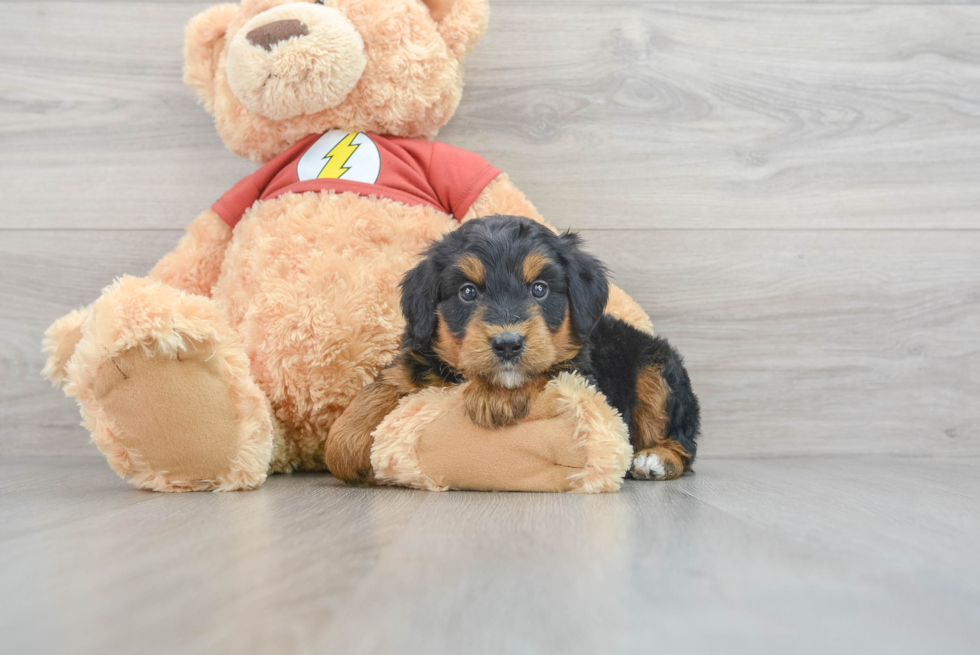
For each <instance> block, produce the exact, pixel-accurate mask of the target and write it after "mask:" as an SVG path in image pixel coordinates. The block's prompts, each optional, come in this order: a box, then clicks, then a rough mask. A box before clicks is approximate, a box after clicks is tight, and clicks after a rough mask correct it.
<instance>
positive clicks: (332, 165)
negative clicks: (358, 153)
mask: <svg viewBox="0 0 980 655" xmlns="http://www.w3.org/2000/svg"><path fill="white" fill-rule="evenodd" d="M358 134H360V132H354V133H352V134H348V135H347V136H345V137H344V138H343V139H341V140H340V143H338V144H337V145H335V146H334V147H333V150H331V151H330V152H328V153H327V156H326V157H324V159H326V160H327V163H326V165H325V166H324V167H323V170H321V171H320V174H319V175H317V179H320V180H325V179H330V180H336V179H338V178H339V177H340V176H341V175H343V174H344V173H346V172H347V171H348V169H346V168H344V164H346V163H347V160H348V159H350V157H351V155H353V154H354V151H355V150H357V149H358V148H359V147H360V145H356V146H354V145H351V141H353V140H354V137H356V136H357V135H358Z"/></svg>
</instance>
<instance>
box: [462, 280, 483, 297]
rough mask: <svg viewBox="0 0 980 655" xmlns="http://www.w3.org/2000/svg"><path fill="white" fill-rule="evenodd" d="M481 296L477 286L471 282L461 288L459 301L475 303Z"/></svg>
mask: <svg viewBox="0 0 980 655" xmlns="http://www.w3.org/2000/svg"><path fill="white" fill-rule="evenodd" d="M479 295H480V292H479V291H477V289H476V285H474V284H470V283H469V282H467V283H466V284H464V285H463V286H461V287H460V288H459V299H460V300H462V301H463V302H473V301H474V300H476V298H477V296H479Z"/></svg>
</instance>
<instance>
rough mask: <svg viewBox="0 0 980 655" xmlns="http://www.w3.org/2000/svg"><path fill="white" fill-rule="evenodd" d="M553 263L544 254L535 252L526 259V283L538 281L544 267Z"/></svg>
mask: <svg viewBox="0 0 980 655" xmlns="http://www.w3.org/2000/svg"><path fill="white" fill-rule="evenodd" d="M550 263H551V260H550V259H548V257H546V256H545V255H544V254H542V253H540V252H537V251H534V252H532V253H531V254H530V255H528V256H527V257H525V258H524V281H525V282H527V283H528V284H530V283H531V282H534V281H535V280H537V279H538V276H539V275H541V271H543V270H544V267H545V266H547V265H548V264H550Z"/></svg>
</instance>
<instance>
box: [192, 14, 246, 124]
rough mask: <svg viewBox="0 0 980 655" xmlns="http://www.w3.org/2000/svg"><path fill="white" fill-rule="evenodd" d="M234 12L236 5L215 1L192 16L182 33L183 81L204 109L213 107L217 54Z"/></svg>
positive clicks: (210, 110)
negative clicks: (215, 3)
mask: <svg viewBox="0 0 980 655" xmlns="http://www.w3.org/2000/svg"><path fill="white" fill-rule="evenodd" d="M237 12H238V5H234V4H230V3H229V4H223V5H215V6H214V7H210V8H209V9H205V10H204V11H202V12H201V13H200V14H198V15H197V16H195V17H194V18H192V19H191V22H190V23H189V24H188V25H187V30H186V31H185V33H184V82H185V83H186V84H188V85H190V86H191V87H192V88H193V89H194V92H195V93H197V97H198V98H200V100H201V102H203V103H204V108H205V109H206V110H207V111H208V113H213V109H214V78H215V75H216V73H217V70H218V57H219V56H220V55H221V50H222V48H224V46H225V34H226V32H227V31H228V24H229V23H231V20H232V19H233V18H234V17H235V14H236V13H237Z"/></svg>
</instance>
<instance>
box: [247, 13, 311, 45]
mask: <svg viewBox="0 0 980 655" xmlns="http://www.w3.org/2000/svg"><path fill="white" fill-rule="evenodd" d="M309 33H310V28H308V27H307V26H306V25H305V24H304V23H303V22H302V21H298V20H295V19H293V20H277V21H273V22H271V23H266V24H265V25H262V26H261V27H256V28H255V29H254V30H252V31H251V32H249V33H248V34H246V35H245V38H246V39H248V42H249V43H251V44H252V45H257V46H259V47H260V48H262V49H263V50H265V51H266V52H271V51H272V46H274V45H276V44H277V43H279V42H280V41H285V40H286V39H291V38H293V37H294V36H306V35H307V34H309Z"/></svg>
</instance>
